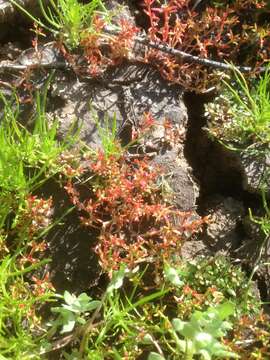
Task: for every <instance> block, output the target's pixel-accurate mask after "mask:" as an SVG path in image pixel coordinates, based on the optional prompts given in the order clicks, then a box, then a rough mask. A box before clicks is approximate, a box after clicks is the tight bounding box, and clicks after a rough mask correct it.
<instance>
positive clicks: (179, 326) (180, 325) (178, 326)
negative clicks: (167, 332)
mask: <svg viewBox="0 0 270 360" xmlns="http://www.w3.org/2000/svg"><path fill="white" fill-rule="evenodd" d="M172 325H173V327H174V330H175V331H178V332H180V333H181V331H182V330H183V329H184V327H185V325H186V322H185V321H182V320H180V319H173V321H172Z"/></svg>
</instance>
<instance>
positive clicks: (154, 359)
mask: <svg viewBox="0 0 270 360" xmlns="http://www.w3.org/2000/svg"><path fill="white" fill-rule="evenodd" d="M147 360H165V358H164V357H163V356H161V355H159V354H158V353H156V352H150V354H149V356H148V359H147Z"/></svg>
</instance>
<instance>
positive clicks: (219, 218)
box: [203, 196, 244, 253]
mask: <svg viewBox="0 0 270 360" xmlns="http://www.w3.org/2000/svg"><path fill="white" fill-rule="evenodd" d="M205 207H206V208H207V209H208V214H209V215H210V223H209V225H208V226H207V229H206V231H205V233H204V237H203V240H204V242H205V243H206V244H207V245H208V246H210V248H212V250H214V251H215V252H217V251H221V252H226V253H228V252H230V251H232V250H233V249H236V248H237V247H238V246H239V244H240V243H241V234H240V233H239V229H238V226H239V225H240V224H241V221H242V219H243V217H244V206H243V204H242V203H241V202H240V201H237V200H235V199H233V198H231V197H227V198H224V197H223V196H215V197H213V198H211V199H210V200H209V201H208V202H207V204H205Z"/></svg>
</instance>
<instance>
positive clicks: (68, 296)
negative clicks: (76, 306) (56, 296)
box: [64, 291, 76, 305]
mask: <svg viewBox="0 0 270 360" xmlns="http://www.w3.org/2000/svg"><path fill="white" fill-rule="evenodd" d="M64 300H65V302H66V303H67V304H68V305H72V304H73V303H74V301H75V300H76V296H75V295H73V294H70V293H69V292H68V291H65V292H64Z"/></svg>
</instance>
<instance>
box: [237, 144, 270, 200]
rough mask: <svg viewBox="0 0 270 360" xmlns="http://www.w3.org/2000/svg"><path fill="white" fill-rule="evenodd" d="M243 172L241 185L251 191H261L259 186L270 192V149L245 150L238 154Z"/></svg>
mask: <svg viewBox="0 0 270 360" xmlns="http://www.w3.org/2000/svg"><path fill="white" fill-rule="evenodd" d="M239 158H240V166H241V169H242V174H243V187H244V189H245V190H247V191H249V192H252V193H258V194H260V193H261V187H262V186H264V187H266V188H268V195H269V194H270V190H269V189H270V176H269V175H270V149H268V150H267V149H264V150H262V151H258V152H257V153H256V152H255V153H254V152H252V151H246V152H245V153H243V154H241V155H239Z"/></svg>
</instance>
